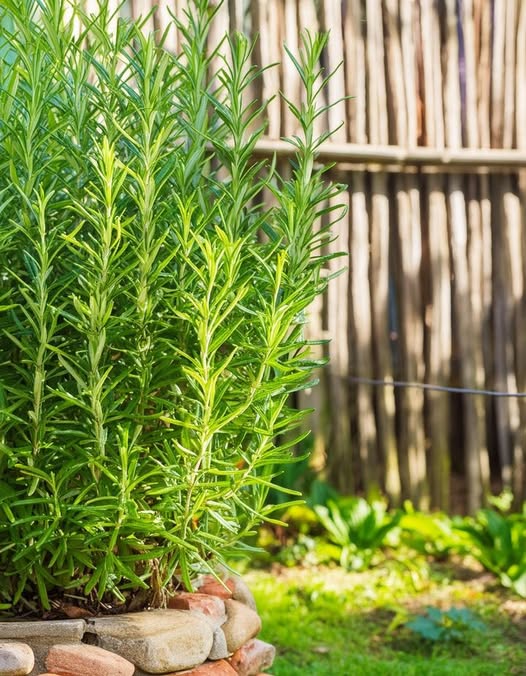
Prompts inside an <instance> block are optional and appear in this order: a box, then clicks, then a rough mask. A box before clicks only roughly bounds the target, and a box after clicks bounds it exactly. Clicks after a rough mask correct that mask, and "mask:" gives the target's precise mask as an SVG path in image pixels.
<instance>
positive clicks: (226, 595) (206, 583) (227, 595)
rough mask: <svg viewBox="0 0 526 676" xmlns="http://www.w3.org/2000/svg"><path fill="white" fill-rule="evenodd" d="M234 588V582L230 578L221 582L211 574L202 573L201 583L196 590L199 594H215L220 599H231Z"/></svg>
mask: <svg viewBox="0 0 526 676" xmlns="http://www.w3.org/2000/svg"><path fill="white" fill-rule="evenodd" d="M225 585H226V587H225ZM234 589H235V583H234V581H233V580H231V579H227V580H224V581H223V583H221V582H219V580H216V578H215V577H214V576H213V575H204V576H203V577H202V584H201V585H200V586H199V587H198V589H197V592H198V593H199V594H208V595H210V596H217V597H218V598H220V599H231V598H232V594H233V593H234Z"/></svg>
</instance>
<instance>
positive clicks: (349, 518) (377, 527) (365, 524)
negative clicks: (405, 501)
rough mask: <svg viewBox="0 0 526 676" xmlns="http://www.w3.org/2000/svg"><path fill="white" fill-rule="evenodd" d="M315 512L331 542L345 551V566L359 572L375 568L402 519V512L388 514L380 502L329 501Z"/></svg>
mask: <svg viewBox="0 0 526 676" xmlns="http://www.w3.org/2000/svg"><path fill="white" fill-rule="evenodd" d="M315 512H316V514H317V515H318V518H319V520H320V522H321V523H322V525H323V526H324V528H325V529H326V530H327V534H328V536H329V539H330V540H331V541H332V542H333V543H335V544H336V545H338V546H339V547H341V554H340V563H341V565H342V566H343V567H345V568H352V569H355V570H360V569H362V568H367V567H368V566H369V565H370V564H371V562H372V559H373V556H374V554H375V553H376V551H377V550H378V549H379V548H380V547H382V546H383V545H384V544H385V540H386V537H387V535H388V534H389V533H390V532H391V531H393V530H394V529H395V528H396V527H397V526H398V523H399V521H400V517H401V514H400V513H399V512H394V513H393V514H388V513H387V507H386V505H385V503H384V502H381V501H380V500H375V501H373V502H371V503H369V502H367V500H365V499H364V498H360V497H351V498H340V499H339V500H338V501H335V500H329V501H328V503H327V506H323V505H318V506H316V507H315Z"/></svg>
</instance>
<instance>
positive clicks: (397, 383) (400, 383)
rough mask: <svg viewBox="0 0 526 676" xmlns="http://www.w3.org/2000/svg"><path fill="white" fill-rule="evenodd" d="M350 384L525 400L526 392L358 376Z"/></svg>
mask: <svg viewBox="0 0 526 676" xmlns="http://www.w3.org/2000/svg"><path fill="white" fill-rule="evenodd" d="M348 381H349V383H354V384H357V385H373V386H376V387H404V388H417V389H420V390H430V391H432V392H449V393H452V394H472V395H475V396H477V395H479V396H485V397H515V398H524V397H526V392H500V391H498V390H481V389H472V388H469V387H449V386H447V385H432V384H431V383H417V382H410V381H406V380H382V379H378V378H359V377H357V376H349V378H348Z"/></svg>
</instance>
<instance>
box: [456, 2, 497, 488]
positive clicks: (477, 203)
mask: <svg viewBox="0 0 526 676" xmlns="http://www.w3.org/2000/svg"><path fill="white" fill-rule="evenodd" d="M473 11H474V8H473V0H464V3H463V5H462V15H461V17H460V19H461V28H462V37H463V40H464V73H465V77H464V85H465V92H466V101H465V122H466V124H464V120H463V131H464V136H465V139H466V142H467V145H468V146H470V147H477V146H478V144H479V138H480V134H479V122H480V120H479V118H478V115H477V98H478V92H479V82H478V81H477V74H476V68H477V65H476V54H477V51H476V48H477V46H476V42H475V19H474V14H473ZM465 187H466V196H467V212H468V233H467V235H468V236H467V250H466V255H467V266H468V273H469V289H470V293H469V304H470V309H471V320H472V324H471V327H472V328H471V333H472V336H473V341H472V345H473V353H472V356H473V377H474V383H473V384H474V386H475V387H477V388H480V389H483V388H484V387H485V386H486V367H485V362H484V334H485V330H486V328H485V327H487V324H488V321H489V312H490V303H491V292H490V294H489V295H488V294H487V291H486V285H485V280H484V261H485V258H487V252H485V250H484V247H483V242H484V231H483V228H484V227H485V224H484V222H483V206H482V200H483V199H484V196H483V185H482V183H481V182H480V181H479V180H478V179H477V177H475V176H473V175H471V176H468V177H467V181H466V186H465ZM479 190H480V193H481V194H480V198H479ZM489 227H491V225H489ZM490 274H491V273H490ZM473 406H474V408H475V419H476V425H477V430H476V438H477V441H478V456H479V457H478V468H477V470H476V471H477V472H478V474H479V477H480V486H481V496H480V501H482V500H484V496H485V495H486V494H487V493H488V492H489V482H490V464H489V454H488V446H487V439H486V422H487V421H486V410H487V406H486V402H485V401H484V399H483V398H482V397H476V398H475V399H474V401H473ZM468 481H469V477H468Z"/></svg>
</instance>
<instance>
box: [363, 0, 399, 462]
mask: <svg viewBox="0 0 526 676" xmlns="http://www.w3.org/2000/svg"><path fill="white" fill-rule="evenodd" d="M365 7H366V26H365V31H366V33H365V35H366V45H365V46H366V50H365V53H366V65H367V83H368V90H367V94H368V98H367V103H368V118H369V141H370V142H371V143H373V144H374V143H380V144H385V143H387V142H388V139H389V130H388V122H387V116H386V110H387V88H386V81H385V70H384V35H383V23H382V14H381V11H380V9H381V7H380V5H379V3H377V2H375V0H366V3H365ZM370 185H371V206H370V246H371V253H370V256H371V259H370V266H371V267H370V279H371V286H370V288H371V309H372V329H373V333H372V335H373V346H374V347H373V349H374V353H375V360H376V363H375V367H376V368H375V371H376V372H375V376H376V377H377V378H381V379H386V380H389V379H392V377H393V368H392V361H391V345H390V332H389V240H390V208H389V201H390V200H389V193H388V189H387V179H386V175H385V173H374V174H372V175H371V179H370ZM375 400H376V419H377V426H378V439H379V448H380V457H381V458H382V460H383V462H384V464H387V462H388V459H390V458H393V457H394V456H398V449H397V441H396V432H395V414H396V407H395V397H394V392H393V390H392V389H391V388H379V389H377V390H376V393H375ZM391 462H392V461H391ZM372 469H373V468H371V470H372Z"/></svg>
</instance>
